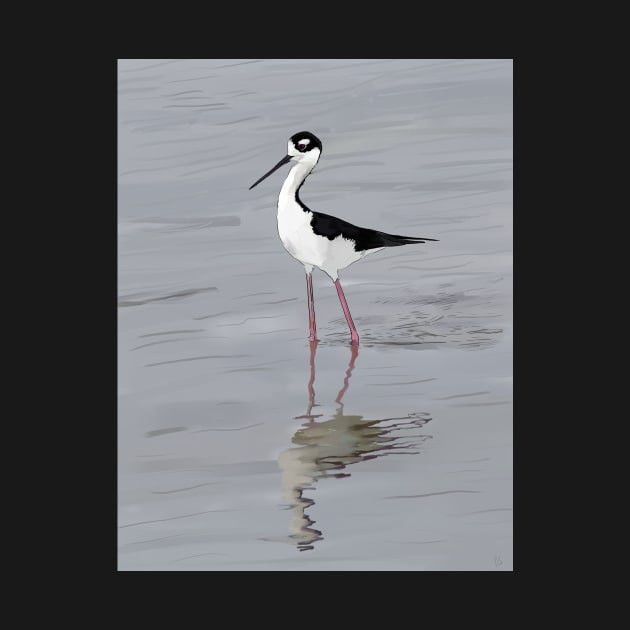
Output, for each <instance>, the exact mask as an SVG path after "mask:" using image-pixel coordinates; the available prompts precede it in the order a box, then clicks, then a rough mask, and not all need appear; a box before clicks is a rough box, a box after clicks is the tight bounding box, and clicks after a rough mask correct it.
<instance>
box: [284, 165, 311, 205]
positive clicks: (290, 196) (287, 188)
mask: <svg viewBox="0 0 630 630" xmlns="http://www.w3.org/2000/svg"><path fill="white" fill-rule="evenodd" d="M314 166H315V165H314V164H305V163H302V162H297V163H296V164H294V166H293V167H292V168H291V170H290V171H289V174H288V175H287V178H286V179H285V180H284V184H282V188H281V189H280V197H279V199H278V205H280V204H281V203H282V202H283V201H293V200H295V193H296V192H297V189H298V188H299V187H300V186H301V185H302V182H303V181H304V180H305V179H306V178H307V177H308V175H309V173H310V172H311V171H312V170H313V168H314Z"/></svg>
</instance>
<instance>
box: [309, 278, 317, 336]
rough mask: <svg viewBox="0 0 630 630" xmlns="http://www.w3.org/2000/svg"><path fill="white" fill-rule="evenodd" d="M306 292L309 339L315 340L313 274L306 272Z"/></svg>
mask: <svg viewBox="0 0 630 630" xmlns="http://www.w3.org/2000/svg"><path fill="white" fill-rule="evenodd" d="M306 292H307V294H308V323H309V328H310V336H309V338H308V340H309V341H317V328H316V327H315V301H314V300H313V275H312V274H311V273H310V272H309V273H307V274H306Z"/></svg>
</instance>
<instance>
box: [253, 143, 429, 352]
mask: <svg viewBox="0 0 630 630" xmlns="http://www.w3.org/2000/svg"><path fill="white" fill-rule="evenodd" d="M321 154H322V143H321V140H320V139H319V138H318V137H317V136H315V135H313V134H312V133H310V132H309V131H300V132H299V133H296V134H294V135H292V136H291V138H289V142H288V151H287V155H285V156H284V157H283V158H282V159H281V160H280V161H279V162H278V163H277V164H276V165H275V166H274V167H273V168H272V169H271V170H270V171H269V172H268V173H265V174H264V175H263V176H262V177H261V178H260V179H259V180H258V181H257V182H255V183H254V184H252V185H251V186H250V187H249V189H250V190H251V189H252V188H253V187H254V186H257V185H258V184H260V182H262V181H263V179H265V178H267V177H269V175H271V174H272V173H273V172H274V171H276V170H277V169H279V168H280V167H281V166H283V165H284V164H288V163H289V162H293V166H292V168H291V170H290V171H289V174H288V176H287V178H286V180H285V181H284V184H283V185H282V188H281V190H280V197H279V198H278V233H279V234H280V239H281V240H282V244H283V245H284V247H285V249H286V250H287V251H288V252H289V254H291V256H293V257H294V258H295V259H297V260H299V261H300V262H301V263H302V264H303V265H304V269H305V270H306V287H307V294H308V312H309V323H310V336H309V340H310V341H316V340H317V332H316V329H315V306H314V302H313V279H312V271H313V267H317V268H318V269H321V270H322V271H323V272H324V273H325V274H327V275H328V276H329V277H330V278H331V280H332V281H333V282H334V284H335V287H336V289H337V294H338V295H339V301H340V302H341V308H342V309H343V313H344V315H345V316H346V321H347V322H348V326H349V327H350V334H351V337H352V343H355V344H358V343H359V334H358V333H357V329H356V328H355V326H354V322H353V321H352V316H351V315H350V309H349V308H348V303H347V302H346V298H345V296H344V294H343V289H342V288H341V283H340V282H339V271H340V270H341V269H345V268H346V267H348V266H349V265H351V264H352V263H353V262H356V261H357V260H360V259H361V258H363V257H364V256H366V255H367V254H371V253H372V252H379V251H381V250H382V249H384V248H385V247H398V246H400V245H408V244H410V243H424V242H425V241H435V240H437V239H434V238H417V237H414V236H398V235H396V234H386V233H385V232H378V231H377V230H370V229H367V228H361V227H357V226H356V225H352V223H348V222H347V221H344V220H343V219H338V218H337V217H332V216H330V215H328V214H323V213H321V212H314V211H313V210H311V209H310V208H308V207H307V206H306V205H304V203H302V201H301V199H300V195H299V191H300V188H301V187H302V184H303V183H304V180H305V179H306V178H307V177H308V176H309V175H310V173H311V171H312V170H313V169H314V168H315V165H316V164H317V162H318V161H319V158H320V156H321Z"/></svg>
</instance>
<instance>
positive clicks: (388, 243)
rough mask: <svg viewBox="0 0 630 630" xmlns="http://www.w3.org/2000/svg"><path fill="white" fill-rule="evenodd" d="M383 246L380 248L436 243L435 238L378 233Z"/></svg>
mask: <svg viewBox="0 0 630 630" xmlns="http://www.w3.org/2000/svg"><path fill="white" fill-rule="evenodd" d="M380 236H381V239H382V242H383V244H382V245H381V247H399V246H400V245H413V244H414V243H424V242H425V241H434V242H437V241H438V239H437V238H424V237H419V236H400V235H399V234H386V233H385V232H380Z"/></svg>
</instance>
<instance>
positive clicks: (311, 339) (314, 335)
mask: <svg viewBox="0 0 630 630" xmlns="http://www.w3.org/2000/svg"><path fill="white" fill-rule="evenodd" d="M308 340H309V341H319V339H318V338H317V335H316V334H314V333H313V334H311V335H310V336H309V338H308Z"/></svg>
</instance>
